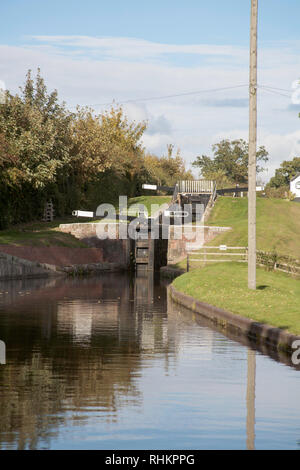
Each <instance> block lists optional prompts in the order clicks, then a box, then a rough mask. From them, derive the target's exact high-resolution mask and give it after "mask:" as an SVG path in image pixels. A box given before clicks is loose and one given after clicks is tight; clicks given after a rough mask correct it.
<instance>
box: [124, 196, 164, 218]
mask: <svg viewBox="0 0 300 470" xmlns="http://www.w3.org/2000/svg"><path fill="white" fill-rule="evenodd" d="M171 200H172V196H139V197H134V198H131V199H129V200H128V208H130V206H132V205H133V204H143V205H144V206H145V207H146V209H147V211H148V215H149V216H150V214H152V212H151V206H152V205H159V206H162V205H163V204H170V202H171Z"/></svg>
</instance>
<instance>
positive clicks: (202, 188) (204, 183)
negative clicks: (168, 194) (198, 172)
mask: <svg viewBox="0 0 300 470" xmlns="http://www.w3.org/2000/svg"><path fill="white" fill-rule="evenodd" d="M214 189H215V181H211V180H187V181H179V183H178V191H179V193H186V194H201V193H205V194H207V193H208V194H212V193H213V192H214Z"/></svg>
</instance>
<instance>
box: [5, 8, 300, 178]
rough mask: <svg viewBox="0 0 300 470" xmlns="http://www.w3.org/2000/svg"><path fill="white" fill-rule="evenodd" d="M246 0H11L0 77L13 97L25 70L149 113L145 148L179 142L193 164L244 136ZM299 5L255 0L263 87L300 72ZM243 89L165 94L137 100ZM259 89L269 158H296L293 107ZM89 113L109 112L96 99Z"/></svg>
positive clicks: (299, 142) (287, 85)
mask: <svg viewBox="0 0 300 470" xmlns="http://www.w3.org/2000/svg"><path fill="white" fill-rule="evenodd" d="M249 15H250V0H228V1H224V0H210V1H209V2H204V1H200V0H187V1H186V2H182V1H178V0H172V1H170V0H163V1H156V0H154V1H151V2H141V1H136V0H127V1H126V2H125V1H124V0H123V1H121V0H118V1H111V2H107V1H105V2H104V1H99V0H98V1H96V0H85V1H82V0H81V1H78V0H60V1H58V0H52V1H49V0H43V1H37V0H26V1H25V0H10V1H5V2H4V4H2V5H1V19H2V22H1V30H0V58H1V61H0V80H1V81H2V82H3V81H4V82H5V85H6V87H7V88H8V89H10V90H11V91H13V92H16V91H17V90H18V86H19V85H21V84H22V83H23V82H24V76H25V74H26V71H27V69H28V68H32V69H34V70H35V69H36V68H37V67H38V66H40V67H41V70H42V75H43V76H44V78H45V79H46V82H47V85H48V88H49V89H53V88H57V89H58V91H59V96H60V97H61V98H62V99H65V100H66V101H67V103H68V105H69V106H75V105H76V104H77V103H78V104H82V105H83V104H102V103H110V102H111V101H112V100H113V99H114V100H116V101H117V102H123V101H127V100H134V99H141V101H139V102H132V103H130V104H125V105H124V107H125V110H126V112H127V113H128V115H129V117H130V118H132V119H136V120H139V119H147V120H148V121H149V130H148V132H147V134H146V136H145V139H144V143H145V146H146V147H147V149H148V150H149V151H152V152H156V153H158V154H161V153H162V152H163V151H164V149H165V148H166V145H167V144H168V143H174V144H175V145H176V146H178V147H180V149H181V152H182V155H183V157H184V158H185V159H186V162H187V164H188V165H189V164H190V163H191V161H193V160H194V159H195V157H196V156H197V155H199V154H202V153H206V154H207V153H209V152H210V148H211V145H212V144H213V143H215V142H217V141H218V140H219V139H220V138H237V137H242V138H247V134H248V108H247V98H248V92H247V86H246V85H247V81H248V57H249V52H248V44H249V21H250V19H249ZM299 18H300V2H299V0H260V2H259V82H260V84H262V85H267V86H271V87H277V88H282V89H284V90H291V86H292V83H293V82H295V81H296V80H298V79H299V78H300V55H299V50H300V33H299ZM237 85H245V87H241V88H236V89H232V90H227V91H223V92H221V91H220V92H210V93H202V94H198V95H194V96H186V97H181V98H173V99H167V100H157V101H155V100H153V101H143V98H149V97H157V96H162V95H169V94H177V93H181V92H183V93H184V92H190V91H195V90H208V89H214V88H221V87H231V86H237ZM274 91H275V90H273V92H271V91H270V90H269V91H267V90H266V89H264V90H263V89H261V91H260V94H259V143H261V144H264V145H266V147H267V149H268V150H269V152H270V156H271V161H270V164H269V165H268V166H269V171H268V173H266V174H265V179H268V177H269V176H271V175H272V174H273V172H274V169H275V168H276V167H277V166H278V165H279V164H280V162H281V161H282V160H284V159H288V158H292V157H293V156H295V154H298V155H299V154H300V132H299V130H300V126H299V124H300V120H299V118H298V112H299V111H300V108H299V106H298V105H295V104H294V105H292V101H291V97H290V96H289V94H290V93H291V91H290V93H289V92H288V91H287V92H283V94H284V95H285V96H282V95H280V94H278V93H279V90H277V93H274ZM95 109H96V111H99V112H101V111H103V109H105V107H103V106H96V107H95Z"/></svg>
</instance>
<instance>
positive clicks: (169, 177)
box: [144, 144, 194, 186]
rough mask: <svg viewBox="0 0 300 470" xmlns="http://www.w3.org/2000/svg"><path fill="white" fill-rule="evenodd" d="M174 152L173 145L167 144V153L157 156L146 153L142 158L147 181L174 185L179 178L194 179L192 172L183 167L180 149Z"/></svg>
mask: <svg viewBox="0 0 300 470" xmlns="http://www.w3.org/2000/svg"><path fill="white" fill-rule="evenodd" d="M173 153H174V145H173V144H170V145H168V146H167V155H163V156H162V157H157V156H156V155H151V154H148V155H146V156H145V159H144V166H145V169H146V174H147V182H151V183H154V184H158V185H162V186H174V185H175V184H176V183H177V182H178V181H179V180H185V179H189V180H190V179H194V177H193V175H192V173H191V172H190V171H187V170H186V168H185V162H184V160H183V158H182V156H181V154H180V150H179V149H178V150H177V151H176V154H175V155H173Z"/></svg>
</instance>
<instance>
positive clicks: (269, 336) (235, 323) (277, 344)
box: [168, 285, 300, 352]
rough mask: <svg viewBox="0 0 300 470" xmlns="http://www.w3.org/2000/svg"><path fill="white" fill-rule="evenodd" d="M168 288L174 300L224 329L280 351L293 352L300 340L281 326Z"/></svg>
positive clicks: (172, 287)
mask: <svg viewBox="0 0 300 470" xmlns="http://www.w3.org/2000/svg"><path fill="white" fill-rule="evenodd" d="M168 290H169V293H170V295H171V298H172V300H174V301H175V302H176V303H178V304H180V305H183V306H184V307H186V308H188V309H189V310H192V311H193V312H195V313H198V314H199V315H202V316H204V317H206V318H208V319H210V320H211V321H213V322H214V323H216V324H218V325H220V326H221V327H222V328H223V329H224V330H226V329H228V328H230V329H231V330H232V329H234V330H235V331H236V333H238V334H244V335H245V336H246V337H248V338H249V339H251V340H254V341H255V342H257V343H265V344H267V345H268V346H271V347H272V348H274V349H276V350H278V351H286V352H292V351H293V348H292V344H293V342H294V341H300V336H296V335H293V334H291V333H288V332H286V331H284V330H281V329H280V328H276V327H274V326H271V325H268V324H266V323H259V322H257V321H254V320H251V319H250V318H245V317H242V316H240V315H236V314H234V313H231V312H227V311H225V310H223V309H221V308H218V307H215V306H213V305H209V304H207V303H204V302H200V301H199V300H196V299H194V298H193V297H191V296H189V295H186V294H184V293H183V292H180V291H178V290H177V289H175V287H174V286H173V285H170V286H169V288H168Z"/></svg>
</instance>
